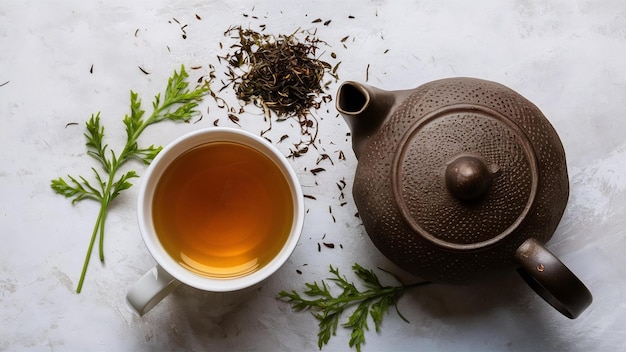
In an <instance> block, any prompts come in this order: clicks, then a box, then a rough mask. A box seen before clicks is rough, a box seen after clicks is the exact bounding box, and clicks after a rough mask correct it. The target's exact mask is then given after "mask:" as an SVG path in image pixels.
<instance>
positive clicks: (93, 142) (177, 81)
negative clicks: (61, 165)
mask: <svg viewBox="0 0 626 352" xmlns="http://www.w3.org/2000/svg"><path fill="white" fill-rule="evenodd" d="M187 78H188V74H187V72H185V67H184V66H181V68H180V72H176V71H174V74H173V75H172V77H170V78H169V80H168V82H167V87H166V89H165V93H164V94H163V96H162V97H161V94H160V93H159V94H157V95H156V96H155V98H154V101H153V102H152V114H151V115H150V116H148V118H146V119H144V115H145V110H143V109H142V107H141V100H140V99H139V97H138V95H137V93H135V92H133V91H131V92H130V115H126V116H125V117H124V120H123V122H124V125H125V126H126V145H125V146H124V148H123V149H122V151H121V152H119V153H115V152H114V151H113V150H111V149H109V146H108V145H107V144H105V143H104V127H103V126H101V125H100V113H97V114H95V115H91V118H90V119H89V121H87V123H86V129H87V132H86V133H85V137H86V138H87V143H86V145H87V154H88V155H89V156H91V157H92V158H94V159H95V160H96V161H98V163H99V166H100V167H101V168H102V171H103V172H101V171H98V170H96V168H93V167H92V168H91V170H92V171H93V174H94V178H95V182H94V181H91V182H90V181H88V180H87V179H86V178H85V177H83V176H79V177H78V178H76V177H72V176H69V175H68V176H67V178H68V179H69V182H68V181H66V180H65V179H63V178H61V177H60V178H58V179H55V180H52V182H51V187H52V189H53V190H54V191H55V192H56V193H58V194H61V195H63V196H65V197H67V198H71V199H72V204H76V203H78V202H80V201H82V200H85V199H91V200H95V201H98V202H100V211H99V213H98V216H97V218H96V224H95V226H94V229H93V232H92V234H91V240H90V242H89V247H88V249H87V255H86V257H85V262H84V264H83V269H82V272H81V275H80V280H79V282H78V287H77V289H76V292H77V293H80V292H81V290H82V287H83V283H84V281H85V275H86V273H87V267H88V266H89V259H90V258H91V253H92V250H93V247H94V244H95V241H96V238H99V256H100V261H102V262H103V261H104V228H105V226H104V225H105V221H106V218H107V212H108V209H109V206H110V204H111V202H112V201H113V200H115V198H117V196H119V195H120V193H121V192H122V191H124V190H126V189H128V188H130V187H131V186H132V183H131V182H130V180H131V179H133V178H135V177H138V175H137V173H136V172H135V171H128V172H125V173H122V174H121V175H120V176H118V172H119V171H120V167H121V166H122V165H124V164H125V163H126V162H127V161H129V160H131V159H138V160H140V161H141V162H143V163H144V164H146V165H147V164H150V163H151V162H152V160H154V158H155V157H156V155H157V154H158V153H159V152H160V151H161V149H162V147H155V146H154V145H151V146H149V147H147V148H140V147H139V144H138V141H137V140H138V139H139V136H140V135H141V133H142V132H143V131H144V130H145V129H146V128H147V127H148V126H150V125H153V124H155V123H158V122H161V121H165V120H171V121H183V122H189V120H190V119H191V118H192V117H193V116H196V115H197V114H198V113H199V112H198V111H197V110H196V108H197V106H198V104H199V103H200V101H201V100H202V98H203V96H204V95H205V94H207V93H208V92H209V90H210V88H209V83H208V82H205V83H204V84H202V85H199V86H197V87H196V88H194V89H193V90H190V89H189V88H188V87H189V82H187Z"/></svg>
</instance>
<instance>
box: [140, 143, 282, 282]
mask: <svg viewBox="0 0 626 352" xmlns="http://www.w3.org/2000/svg"><path fill="white" fill-rule="evenodd" d="M293 212H294V209H293V202H292V198H291V193H290V189H289V184H288V183H287V180H286V178H285V176H284V175H283V173H282V172H281V170H280V169H279V168H278V167H277V166H276V165H275V164H274V162H273V161H272V160H270V159H269V158H268V157H267V156H266V155H264V154H263V153H261V152H259V151H257V150H255V149H253V148H251V147H249V146H246V145H243V144H240V143H235V142H209V143H206V144H203V145H200V146H197V147H195V148H193V149H191V150H189V151H187V152H185V153H184V154H182V155H180V156H179V157H178V158H176V159H175V160H174V161H173V162H172V163H171V164H170V165H169V167H168V168H167V170H166V171H165V172H164V173H163V174H162V175H161V178H160V180H159V181H158V184H157V186H156V190H155V193H154V197H153V200H152V218H153V222H154V227H155V230H156V233H157V236H158V238H159V241H160V242H161V244H162V245H163V247H164V248H165V250H166V251H167V252H168V253H169V255H170V256H171V257H172V258H173V259H175V260H176V261H177V262H178V263H179V264H180V265H182V266H184V267H185V268H187V269H189V270H191V271H193V272H195V273H197V274H200V275H203V276H208V277H214V278H232V277H238V276H242V275H246V274H248V273H250V272H253V271H255V270H257V269H258V268H259V267H263V266H264V265H265V264H267V263H268V262H269V261H270V260H271V259H272V258H274V257H275V256H276V254H277V253H278V252H279V251H280V249H281V248H282V247H283V245H284V243H285V241H286V240H287V237H288V236H289V231H290V230H291V223H292V219H293Z"/></svg>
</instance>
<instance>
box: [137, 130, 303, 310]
mask: <svg viewBox="0 0 626 352" xmlns="http://www.w3.org/2000/svg"><path fill="white" fill-rule="evenodd" d="M211 142H234V143H239V144H243V145H245V146H248V147H251V148H253V149H255V150H257V151H259V152H261V153H263V154H264V155H266V156H267V157H268V158H269V159H270V160H271V161H272V162H273V163H274V164H275V165H276V167H277V168H278V169H279V170H280V171H281V172H282V173H283V175H284V177H285V179H286V181H287V183H288V185H289V188H290V193H291V198H292V201H293V220H292V223H291V230H290V233H289V235H288V237H287V240H286V241H285V242H284V245H283V246H282V248H281V249H280V250H279V251H278V253H277V254H276V255H275V256H274V257H273V259H271V260H270V261H269V262H268V263H267V264H265V265H264V266H262V267H261V268H259V269H257V270H256V271H254V272H252V273H249V274H246V275H244V276H240V277H235V278H212V277H207V276H203V275H200V274H197V273H194V272H193V271H190V270H189V269H187V268H185V267H184V266H182V265H181V264H179V263H178V262H177V261H176V260H175V259H173V258H172V257H171V256H170V255H169V254H168V253H167V251H166V250H165V248H164V247H163V245H162V244H161V242H160V241H159V238H158V236H157V233H156V230H155V226H154V223H153V218H152V203H153V196H154V193H155V189H156V187H157V184H158V181H159V179H160V177H161V175H162V174H163V173H164V171H165V170H166V169H167V168H168V166H169V165H170V164H171V163H172V162H173V161H174V160H175V159H176V158H178V157H179V156H180V155H181V154H183V153H185V152H186V151H188V150H190V149H193V148H195V147H197V146H200V145H204V144H207V143H211ZM137 216H138V221H139V229H140V231H141V235H142V238H143V240H144V242H145V244H146V247H148V250H149V252H150V254H151V255H152V257H153V258H154V260H155V261H156V266H155V267H154V268H153V269H151V270H150V271H148V273H146V274H145V275H144V276H143V277H142V278H141V279H139V281H137V282H136V283H135V284H134V285H133V286H132V287H131V288H130V290H129V291H128V293H127V295H126V298H127V301H128V303H129V304H130V306H131V307H132V308H133V309H134V310H135V311H136V312H137V313H138V314H139V315H143V314H144V313H146V312H147V311H149V310H150V309H151V308H152V307H154V306H155V305H156V304H157V303H158V302H159V301H161V300H162V299H163V298H164V297H165V296H167V294H169V293H170V292H171V291H172V290H173V289H174V288H176V287H177V286H178V285H179V284H180V283H183V284H185V285H188V286H191V287H195V288H197V289H200V290H205V291H210V292H228V291H236V290H240V289H244V288H247V287H250V286H253V285H255V284H257V283H259V282H261V281H263V280H264V279H266V278H267V277H269V276H270V275H271V274H273V273H274V272H276V271H277V270H278V269H279V268H280V267H281V266H282V265H283V264H284V263H285V261H286V260H287V259H288V258H289V256H290V255H291V253H292V252H293V250H294V248H295V247H296V244H297V242H298V240H299V238H300V234H301V232H302V226H303V223H304V201H303V195H302V190H301V188H300V183H299V182H298V179H297V177H296V174H295V172H294V171H293V169H292V168H291V166H290V165H289V163H288V162H287V160H286V158H285V157H284V156H283V155H282V154H281V153H280V152H279V151H278V150H277V149H276V148H275V147H274V146H273V145H271V144H270V143H268V142H267V141H266V140H265V139H263V138H261V137H258V136H256V135H253V134H251V133H248V132H245V131H242V130H237V129H232V128H218V127H216V128H209V129H203V130H198V131H194V132H191V133H189V134H186V135H184V136H182V137H180V138H178V139H176V140H175V141H174V142H172V143H171V144H169V145H168V146H166V147H165V148H164V149H163V150H162V151H161V152H160V153H159V155H158V156H157V157H156V158H155V159H154V161H153V162H152V163H151V165H150V166H149V167H148V170H147V172H146V173H145V175H144V176H143V180H142V183H141V186H140V189H139V196H138V203H137Z"/></svg>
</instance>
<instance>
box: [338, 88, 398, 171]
mask: <svg viewBox="0 0 626 352" xmlns="http://www.w3.org/2000/svg"><path fill="white" fill-rule="evenodd" d="M409 93H410V91H408V90H406V91H393V92H390V91H385V90H382V89H378V88H374V87H371V86H368V85H366V84H361V83H357V82H354V81H347V82H344V83H342V84H341V86H340V87H339V90H338V92H337V99H336V108H337V111H339V113H340V114H341V115H342V116H343V118H344V120H345V121H346V123H347V124H348V127H349V128H350V131H351V133H352V149H353V150H354V154H355V155H356V157H357V159H358V158H359V156H360V155H361V153H362V152H363V150H364V149H365V146H366V144H367V141H368V140H369V138H370V137H371V136H373V135H374V134H375V133H376V132H377V131H378V129H379V128H380V127H381V126H382V125H383V124H384V123H385V122H386V121H387V119H388V118H389V116H390V115H391V112H392V111H393V110H394V108H395V106H396V105H397V104H399V103H400V102H402V101H403V100H404V98H406V97H407V96H408V95H409Z"/></svg>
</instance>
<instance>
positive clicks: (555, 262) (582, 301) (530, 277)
mask: <svg viewBox="0 0 626 352" xmlns="http://www.w3.org/2000/svg"><path fill="white" fill-rule="evenodd" d="M515 260H516V262H517V263H518V264H519V265H520V268H519V269H518V270H517V271H518V273H519V274H520V276H521V277H522V278H523V279H524V280H525V281H526V283H527V284H528V285H529V286H530V287H531V288H532V289H533V290H534V291H535V292H536V293H537V294H538V295H539V296H541V297H542V298H543V299H544V300H545V301H546V302H548V303H549V304H550V305H551V306H552V307H554V308H555V309H556V310H558V311H559V312H561V313H562V314H563V315H565V316H566V317H568V318H570V319H575V318H576V317H578V316H579V315H580V314H581V313H582V312H583V311H584V310H585V309H586V308H587V307H588V306H589V305H590V304H591V302H592V300H593V298H592V296H591V292H589V290H588V289H587V287H586V286H585V285H584V284H583V283H582V282H581V281H580V279H578V277H576V275H574V273H572V272H571V271H570V270H569V269H568V268H567V267H566V266H565V264H563V263H562V262H561V261H560V260H559V259H558V258H557V257H556V256H554V254H552V253H551V252H550V251H548V250H547V249H546V248H545V247H544V246H543V245H542V244H541V243H539V242H538V241H537V240H535V239H534V238H529V239H527V240H526V241H524V243H522V245H521V246H519V248H518V249H517V251H515Z"/></svg>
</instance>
